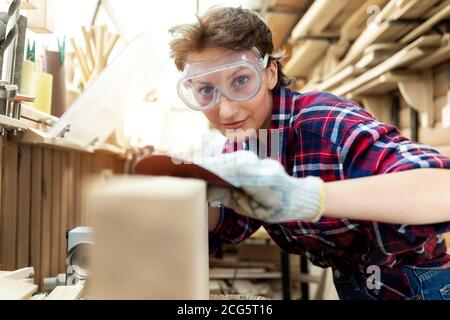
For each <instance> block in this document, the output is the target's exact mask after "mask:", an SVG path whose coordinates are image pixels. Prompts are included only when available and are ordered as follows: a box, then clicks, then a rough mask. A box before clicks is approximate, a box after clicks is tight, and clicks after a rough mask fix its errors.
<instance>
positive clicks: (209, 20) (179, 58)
mask: <svg viewBox="0 0 450 320" xmlns="http://www.w3.org/2000/svg"><path fill="white" fill-rule="evenodd" d="M197 19H198V21H197V22H196V23H194V24H185V25H178V26H175V27H173V28H171V29H170V30H169V32H170V33H171V34H172V36H173V37H174V39H173V40H172V41H171V42H170V50H171V52H170V56H171V58H173V59H174V60H175V65H176V66H177V68H178V70H180V71H181V70H183V67H184V64H185V62H186V60H187V56H188V54H189V53H190V52H192V51H202V50H203V49H205V48H207V47H219V48H224V49H231V50H250V49H252V48H253V47H256V48H257V49H258V50H259V52H260V53H261V55H262V56H264V55H265V54H266V53H268V54H269V55H270V58H269V64H268V65H270V62H271V61H276V63H277V65H278V82H277V84H276V86H275V89H276V88H278V87H280V86H288V85H290V84H292V82H293V80H292V79H290V78H288V77H287V76H286V75H285V74H284V73H283V71H282V65H281V63H280V60H281V58H282V57H283V55H284V52H280V53H276V52H273V51H274V47H273V42H272V31H270V29H269V27H268V26H267V25H266V23H265V22H264V21H263V20H262V19H261V18H260V17H259V16H258V15H257V14H256V13H255V12H253V11H251V10H247V9H243V8H241V7H239V8H232V7H225V8H223V7H213V8H212V9H209V10H208V11H207V12H206V13H205V14H204V15H203V16H202V17H199V16H197Z"/></svg>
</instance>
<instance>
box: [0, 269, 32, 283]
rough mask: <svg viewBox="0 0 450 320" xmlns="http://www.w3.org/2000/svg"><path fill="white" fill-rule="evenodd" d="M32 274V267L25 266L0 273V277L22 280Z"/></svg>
mask: <svg viewBox="0 0 450 320" xmlns="http://www.w3.org/2000/svg"><path fill="white" fill-rule="evenodd" d="M32 276H34V269H33V267H25V268H22V269H19V270H15V271H6V272H2V273H1V274H0V278H3V279H10V280H22V279H26V278H30V277H32Z"/></svg>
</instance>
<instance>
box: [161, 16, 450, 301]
mask: <svg viewBox="0 0 450 320" xmlns="http://www.w3.org/2000/svg"><path fill="white" fill-rule="evenodd" d="M171 32H172V34H173V36H174V39H173V40H172V41H171V44H170V45H171V56H172V57H173V58H174V60H175V64H176V66H177V68H178V69H179V70H180V71H183V75H182V78H181V79H180V82H179V85H178V94H179V96H180V98H181V99H182V100H183V101H184V102H185V103H186V105H188V106H189V107H191V108H193V109H196V110H200V111H202V112H203V113H204V115H205V116H206V117H207V118H208V120H209V121H210V122H211V124H212V125H213V126H214V127H215V128H217V129H218V130H220V131H221V132H222V133H223V134H224V135H226V136H227V138H228V141H227V144H226V148H225V151H226V152H229V151H236V147H237V145H240V143H242V144H243V145H244V146H245V149H247V150H248V149H249V139H248V137H247V136H246V135H245V134H242V132H244V133H245V131H246V130H258V129H270V130H271V131H270V133H269V136H270V135H273V132H274V131H276V132H277V134H278V136H279V137H280V145H279V146H278V148H279V152H280V157H279V162H277V163H279V164H280V167H281V168H282V170H280V168H278V167H277V166H276V165H274V164H273V162H274V160H261V161H259V162H258V161H257V162H254V163H253V165H247V166H245V165H241V166H227V164H228V163H226V165H225V166H224V167H223V168H225V169H224V170H225V171H224V172H225V173H228V174H229V176H230V177H232V180H233V179H234V182H236V183H237V184H239V185H240V187H241V190H244V191H245V194H244V193H241V192H239V191H237V190H236V189H223V188H222V189H219V190H216V189H215V190H212V189H211V190H209V195H208V197H209V200H210V202H213V201H219V202H220V203H221V204H222V206H221V207H220V208H218V209H217V208H211V209H210V217H209V219H210V222H209V225H210V235H209V241H210V249H211V250H214V249H217V248H218V247H220V245H222V244H223V243H238V242H241V241H243V240H245V239H246V238H248V237H249V236H250V235H251V234H252V233H253V232H254V231H256V230H257V229H258V228H259V227H260V226H264V228H265V229H266V230H267V232H268V233H269V234H270V236H271V237H272V239H273V240H274V241H275V242H276V243H277V244H278V245H279V246H280V247H281V248H282V249H283V250H284V251H286V252H289V253H293V254H300V255H306V256H307V257H308V258H309V259H310V260H311V261H312V263H314V264H315V265H318V266H321V267H331V268H332V269H333V271H334V272H333V279H334V283H335V285H336V289H337V292H338V294H339V297H340V298H341V299H449V298H450V256H449V255H447V253H446V250H447V248H446V243H445V240H444V238H443V236H442V234H443V233H445V232H448V231H449V230H450V223H449V220H450V197H449V194H450V171H449V170H445V169H448V168H450V159H449V158H446V157H444V156H442V155H440V154H439V153H438V152H436V151H435V150H433V149H431V148H429V147H427V146H424V145H421V144H417V143H414V142H412V141H409V140H407V139H406V138H405V137H403V136H401V135H400V133H399V132H398V131H397V129H396V128H395V127H393V126H390V125H387V124H383V123H379V122H377V121H376V120H375V119H374V118H373V117H372V116H371V115H370V114H368V113H367V112H366V111H365V110H364V109H362V108H361V107H359V106H358V105H357V104H356V103H355V102H352V101H350V100H346V99H343V98H340V97H336V96H334V95H332V94H329V93H323V92H307V93H299V92H295V91H292V90H290V89H288V88H287V85H288V79H287V78H286V76H285V75H284V74H283V72H282V70H281V64H280V61H279V60H280V58H281V56H280V55H277V54H276V53H274V52H273V51H274V47H273V43H272V34H271V31H270V29H269V28H268V27H267V25H266V24H265V23H264V22H263V21H262V20H261V19H260V18H259V17H258V16H257V15H256V14H255V13H253V12H251V11H249V10H245V9H242V8H215V9H212V10H210V11H208V12H207V13H206V14H205V15H204V16H203V17H200V18H199V20H198V22H197V23H195V24H192V25H181V26H177V27H174V28H172V29H171ZM269 140H270V137H269ZM240 152H241V153H237V154H243V155H246V153H242V151H240ZM412 169H414V170H412ZM227 170H228V171H227ZM255 177H256V178H255ZM375 221H377V222H375ZM373 270H378V271H379V275H378V277H377V278H376V279H377V280H376V281H372V280H373V278H371V276H372V275H373V272H372V271H373Z"/></svg>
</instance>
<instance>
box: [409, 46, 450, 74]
mask: <svg viewBox="0 0 450 320" xmlns="http://www.w3.org/2000/svg"><path fill="white" fill-rule="evenodd" d="M449 57H450V42H448V43H447V44H444V45H443V46H441V47H440V48H439V49H437V50H434V51H433V52H431V53H430V54H429V55H427V56H425V57H423V58H422V59H419V60H418V61H417V62H415V63H413V64H411V66H409V67H408V69H411V70H418V69H425V68H429V67H433V66H435V65H438V64H439V63H441V62H444V61H448V60H449Z"/></svg>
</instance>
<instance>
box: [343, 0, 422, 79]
mask: <svg viewBox="0 0 450 320" xmlns="http://www.w3.org/2000/svg"><path fill="white" fill-rule="evenodd" d="M418 4H420V1H419V0H410V1H401V2H398V1H397V0H391V1H390V2H389V3H388V4H387V5H386V6H385V7H384V8H383V9H382V10H381V12H380V13H379V14H378V15H377V16H376V17H375V18H374V19H373V22H372V23H371V24H369V25H368V26H367V28H366V29H365V30H364V31H363V32H362V33H361V34H360V35H359V37H358V38H357V39H356V40H355V42H354V43H353V45H352V46H351V47H350V49H349V50H348V52H347V54H346V56H345V57H344V59H343V60H342V61H341V62H340V63H339V65H338V66H337V67H336V70H335V71H334V72H338V71H340V70H342V69H343V68H345V67H347V66H348V65H350V64H353V63H355V62H356V61H357V60H358V59H359V58H360V57H361V55H362V53H363V52H364V50H365V49H366V48H367V47H368V46H369V45H371V44H372V43H375V42H386V41H395V40H396V38H397V37H398V29H404V28H405V26H404V25H400V26H399V25H398V24H394V23H393V21H395V20H398V19H401V18H404V17H405V16H406V15H407V13H408V12H409V11H411V10H412V9H414V7H415V6H417V5H418ZM392 28H394V32H389V34H390V36H386V35H387V34H388V31H389V29H392ZM392 34H393V35H395V36H394V37H393V36H392ZM383 35H384V37H382V36H383Z"/></svg>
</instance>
